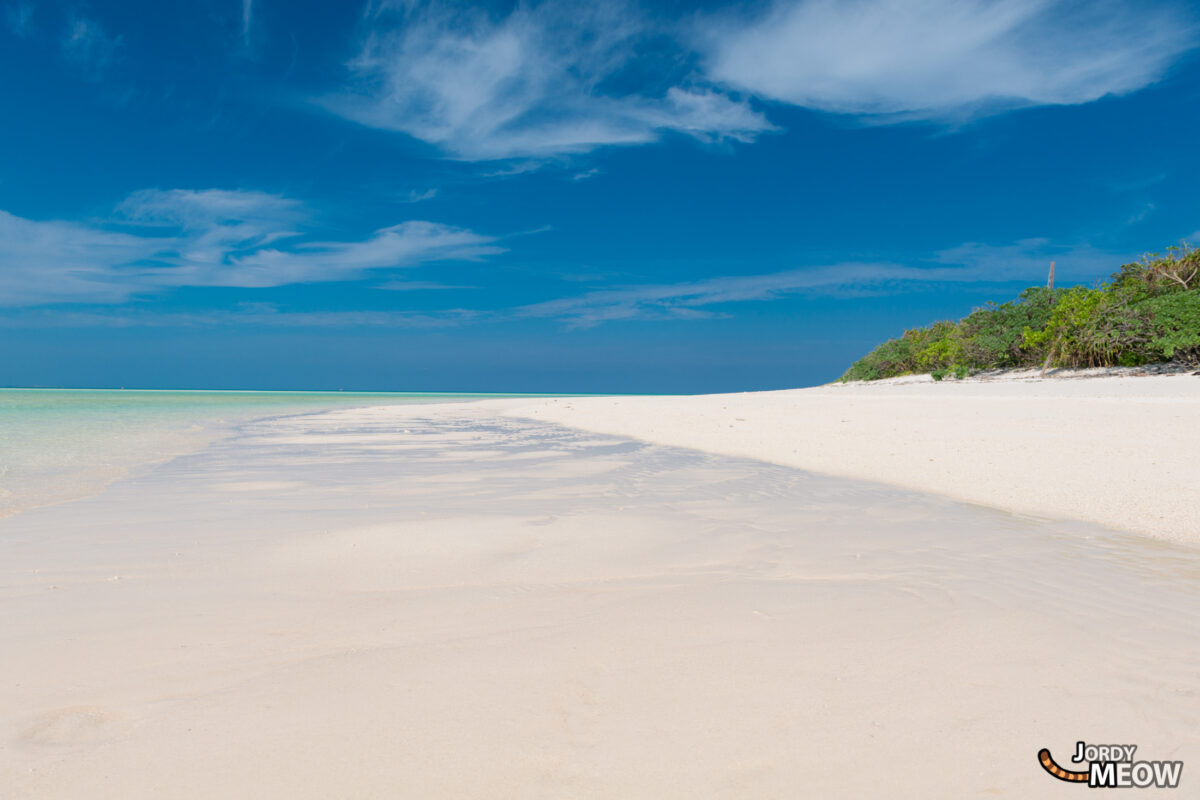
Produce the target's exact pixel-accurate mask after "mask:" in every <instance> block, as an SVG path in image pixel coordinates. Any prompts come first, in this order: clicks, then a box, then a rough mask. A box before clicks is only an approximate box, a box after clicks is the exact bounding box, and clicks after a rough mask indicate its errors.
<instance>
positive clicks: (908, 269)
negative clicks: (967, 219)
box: [514, 239, 1121, 327]
mask: <svg viewBox="0 0 1200 800" xmlns="http://www.w3.org/2000/svg"><path fill="white" fill-rule="evenodd" d="M1120 258H1121V257H1120V256H1114V255H1112V254H1107V253H1104V252H1102V251H1099V250H1096V249H1094V248H1092V247H1090V246H1088V245H1081V246H1077V247H1066V246H1055V245H1052V244H1051V243H1050V242H1049V241H1047V240H1045V239H1025V240H1022V241H1019V242H1016V243H1015V244H1011V245H1004V246H991V245H984V244H979V243H968V244H964V245H960V246H958V247H955V248H951V249H948V250H943V251H940V252H938V253H936V254H935V255H934V257H933V258H932V259H930V260H929V261H926V262H924V263H923V264H922V265H920V266H911V265H905V264H898V263H892V262H848V263H842V264H833V265H824V266H814V267H806V268H802V269H793V270H786V271H783V272H775V273H769V274H763V275H734V276H721V277H715V278H706V279H703V280H698V281H685V282H682V283H673V284H656V285H641V286H624V287H619V288H614V289H602V290H598V291H592V292H587V293H584V294H581V295H577V296H573V297H565V298H560V299H556V300H549V301H546V302H542V303H536V304H532V305H528V306H524V307H522V308H518V309H516V310H515V312H514V314H515V316H518V317H534V318H549V319H559V320H563V321H564V322H566V323H567V324H568V325H571V326H574V327H589V326H593V325H598V324H600V323H602V322H609V321H615V320H633V319H642V320H646V319H651V320H652V319H696V318H703V317H712V316H716V315H717V313H718V312H716V311H713V310H711V309H709V307H710V306H719V305H722V304H725V303H736V302H748V301H766V300H774V299H778V298H780V297H784V296H787V295H792V294H798V293H805V292H820V293H823V294H863V293H870V294H893V293H896V292H899V291H905V290H911V289H912V288H913V287H916V286H920V285H934V284H939V283H941V284H946V283H967V282H971V283H1010V282H1018V281H1020V282H1025V283H1028V284H1037V283H1039V282H1041V281H1044V280H1045V277H1046V272H1047V269H1048V267H1049V265H1050V260H1051V259H1057V260H1058V262H1059V263H1058V280H1059V283H1060V284H1062V283H1068V282H1081V281H1088V280H1093V279H1095V278H1097V277H1101V276H1102V275H1106V274H1107V273H1109V272H1112V271H1113V270H1114V269H1115V268H1116V265H1117V264H1119V263H1121V260H1120Z"/></svg>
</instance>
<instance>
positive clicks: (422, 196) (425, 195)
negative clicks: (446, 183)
mask: <svg viewBox="0 0 1200 800" xmlns="http://www.w3.org/2000/svg"><path fill="white" fill-rule="evenodd" d="M437 193H438V190H437V189H436V188H434V189H426V190H425V191H423V192H418V191H417V190H416V189H413V190H411V191H410V192H409V193H408V196H407V197H406V198H405V202H408V203H420V202H421V201H423V200H432V199H433V198H435V197H437Z"/></svg>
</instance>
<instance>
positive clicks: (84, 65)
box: [62, 12, 121, 80]
mask: <svg viewBox="0 0 1200 800" xmlns="http://www.w3.org/2000/svg"><path fill="white" fill-rule="evenodd" d="M120 45H121V37H120V36H110V35H109V34H108V33H107V32H106V31H105V30H104V26H102V25H101V24H100V23H99V22H97V21H96V20H94V19H91V18H89V17H87V16H84V15H83V14H81V13H78V12H75V13H72V14H71V16H70V17H69V18H68V20H67V30H66V33H65V34H64V36H63V39H62V54H63V57H64V58H65V59H66V60H67V61H68V62H70V63H72V64H74V65H75V66H76V67H78V68H79V69H80V70H82V71H83V73H84V75H85V76H87V77H88V78H89V79H91V80H99V79H100V75H101V73H103V72H104V70H105V68H106V67H108V65H109V64H110V63H111V62H112V60H113V59H114V58H115V57H116V54H117V49H118V48H119V47H120Z"/></svg>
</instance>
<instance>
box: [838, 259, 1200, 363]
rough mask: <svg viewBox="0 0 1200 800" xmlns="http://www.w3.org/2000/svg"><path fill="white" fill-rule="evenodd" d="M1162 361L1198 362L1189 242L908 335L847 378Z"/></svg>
mask: <svg viewBox="0 0 1200 800" xmlns="http://www.w3.org/2000/svg"><path fill="white" fill-rule="evenodd" d="M1162 362H1176V363H1180V364H1184V365H1197V364H1200V249H1197V248H1196V247H1193V246H1191V245H1189V244H1187V243H1184V244H1182V245H1180V246H1177V247H1171V248H1168V249H1167V252H1166V253H1165V254H1163V253H1151V254H1149V255H1146V256H1144V257H1143V258H1142V259H1141V260H1140V261H1137V262H1134V263H1132V264H1126V265H1124V266H1122V267H1121V268H1120V269H1119V270H1118V271H1117V272H1116V273H1114V274H1113V276H1112V277H1111V278H1110V279H1109V280H1108V281H1107V282H1105V283H1102V284H1100V285H1099V286H1097V287H1094V288H1091V287H1087V286H1072V287H1070V288H1058V289H1051V288H1047V287H1032V288H1029V289H1026V290H1025V291H1023V292H1021V294H1020V296H1019V297H1018V298H1017V299H1016V300H1013V301H1011V302H1008V303H1002V304H1000V305H997V304H995V303H989V304H987V305H985V306H983V307H981V308H977V309H975V310H974V311H972V312H971V313H970V314H968V315H967V316H965V317H963V318H962V319H960V320H959V321H958V322H950V321H942V322H935V323H934V324H932V325H930V326H928V327H925V328H914V329H913V330H909V331H905V332H904V334H903V335H902V336H900V337H898V338H896V339H890V340H888V341H886V342H884V343H883V344H881V345H879V346H878V347H876V348H875V349H874V350H872V351H871V352H870V353H868V354H867V355H865V356H863V357H862V358H860V359H859V360H858V361H856V362H854V364H852V365H851V366H850V369H848V370H846V373H845V374H844V375H843V376H842V378H841V379H842V380H843V381H859V380H865V381H870V380H877V379H879V378H890V377H894V376H897V375H909V374H919V373H929V374H931V375H932V376H933V378H934V379H935V380H941V379H942V378H944V377H946V376H948V375H955V376H956V377H960V378H961V377H965V376H967V375H969V374H971V373H973V372H978V371H983V370H996V369H1020V368H1030V367H1042V366H1052V367H1105V366H1138V365H1142V364H1155V363H1162Z"/></svg>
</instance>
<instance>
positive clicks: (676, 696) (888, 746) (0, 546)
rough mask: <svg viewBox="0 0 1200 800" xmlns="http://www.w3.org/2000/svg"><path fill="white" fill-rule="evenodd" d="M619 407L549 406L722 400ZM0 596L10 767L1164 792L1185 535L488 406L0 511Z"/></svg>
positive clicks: (139, 778)
mask: <svg viewBox="0 0 1200 800" xmlns="http://www.w3.org/2000/svg"><path fill="white" fill-rule="evenodd" d="M954 388H956V389H965V388H967V387H954ZM837 391H839V390H818V391H816V392H814V393H811V396H813V397H814V398H816V399H815V400H814V401H813V407H826V408H831V407H837V406H858V407H859V409H860V410H859V411H858V412H856V413H857V416H858V417H860V418H865V417H866V415H867V412H866V411H864V410H863V409H870V408H875V409H876V413H879V411H878V410H879V409H880V408H881V406H882V403H880V402H872V400H871V398H872V397H879V396H881V395H874V396H872V395H870V394H869V393H868V394H865V395H864V394H862V393H855V392H854V391H851V392H850V393H849V394H845V395H838V394H837ZM906 391H907V390H906ZM921 391H926V392H929V391H930V390H929V389H921ZM937 391H941V387H938V390H937ZM899 394H900V396H901V397H904V393H903V392H901V393H899ZM798 396H800V397H803V396H804V395H803V394H790V395H789V394H788V393H783V394H780V395H773V396H766V397H761V398H758V399H757V400H754V399H746V398H744V399H741V400H738V399H736V398H730V399H729V400H726V401H724V402H725V403H726V405H728V404H729V403H730V402H733V403H741V406H742V407H744V408H750V407H752V406H753V404H754V403H756V402H765V403H766V404H767V405H768V406H769V405H770V404H772V403H780V404H781V405H780V408H778V409H776V410H775V411H772V412H771V413H772V414H774V415H775V416H777V417H779V418H783V417H786V416H787V413H788V412H787V409H788V408H789V406H788V405H787V404H788V403H792V404H793V405H794V402H795V401H794V400H789V399H788V398H789V397H790V398H795V397H798ZM856 396H862V397H865V398H867V399H860V400H854V401H853V402H850V401H851V400H852V399H853V398H855V397H856ZM1172 397H1174V396H1173V395H1172ZM821 398H825V399H821ZM841 398H845V399H841ZM613 402H614V401H612V400H607V399H606V400H588V401H582V400H574V401H571V402H570V403H569V405H571V406H573V408H572V409H570V410H569V411H570V412H571V413H572V414H576V417H578V410H579V409H581V408H583V407H584V406H585V405H591V406H595V407H597V408H608V407H611V408H614V409H617V410H620V409H621V408H624V409H625V410H626V419H630V418H631V417H632V415H629V414H628V409H630V408H632V407H633V406H632V405H623V404H635V403H637V404H643V403H644V404H646V405H645V407H646V408H647V409H650V408H653V409H658V410H659V416H660V418H662V422H661V423H660V424H661V425H662V426H664V428H663V429H666V427H667V426H668V423H669V424H670V425H676V424H677V420H675V419H674V415H673V414H672V413H670V412H669V409H671V408H678V409H679V412H678V413H679V414H680V415H691V418H693V419H696V420H698V421H703V420H705V419H712V418H713V417H712V416H711V415H712V414H714V413H715V412H714V411H709V412H705V411H704V408H705V407H706V405H705V404H711V403H721V402H722V401H721V400H720V399H716V398H695V399H691V400H685V401H674V402H673V403H672V402H668V401H665V400H660V399H653V400H619V401H616V402H617V405H616V406H612V403H613ZM1060 402H1065V401H1060ZM1175 402H1180V401H1179V400H1178V399H1177V398H1176V399H1175V400H1172V401H1171V403H1175ZM908 403H909V401H908V400H902V401H901V402H899V403H897V405H905V404H908ZM912 404H914V405H915V404H916V400H915V399H914V400H913V401H912ZM959 404H968V405H969V401H966V400H963V401H959ZM959 404H955V403H943V404H942V405H945V406H949V407H952V408H958V407H959ZM526 405H527V404H526ZM564 405H566V404H564ZM1164 405H1166V404H1164ZM997 407H1002V406H1001V404H991V405H989V406H987V408H991V409H995V408H997ZM689 408H694V409H695V410H694V411H689V410H688V409H689ZM534 410H536V409H534ZM526 413H532V411H527V412H526ZM547 413H548V412H547ZM556 413H564V414H565V413H566V412H556ZM614 413H615V412H614ZM705 413H707V414H709V416H708V417H706V416H704V414H705ZM944 413H945V414H955V413H957V414H959V415H960V416H963V415H966V414H967V413H968V412H966V411H963V410H962V409H961V408H959V410H958V411H952V410H947V411H945V412H944ZM1006 413H1007V412H1006ZM915 416H916V415H914V418H915ZM617 419H618V417H617V416H614V417H613V418H612V420H611V421H609V422H606V423H604V424H613V425H615V424H616V420H617ZM576 421H578V419H577V418H576ZM594 424H600V422H599V417H598V416H596V417H595V418H594ZM729 424H734V423H733V422H732V421H731V422H730V423H729ZM736 424H743V423H736ZM745 424H749V423H748V422H747V423H745ZM755 424H758V423H755ZM875 424H876V425H877V426H878V429H879V430H885V431H886V430H887V426H886V424H884V423H879V422H877V423H875ZM766 429H767V426H765V425H764V426H763V427H762V428H760V430H763V431H765V430H766ZM960 429H961V428H960V427H952V428H951V429H950V430H960ZM785 430H795V428H788V429H785ZM680 435H682V434H680ZM697 435H698V436H702V435H703V432H702V431H700V432H697ZM764 435H765V433H764ZM710 438H711V439H712V443H713V444H714V446H719V445H720V441H719V440H718V439H717V438H716V437H715V436H713V437H710ZM840 438H841V440H843V441H845V440H847V439H852V437H846V436H842V437H840ZM823 446H826V447H827V446H828V445H823ZM944 448H945V449H946V450H952V449H953V448H951V447H949V445H944ZM939 452H941V451H939ZM0 612H2V617H0V652H2V653H3V654H4V657H3V658H2V659H0V686H3V691H2V692H0V796H3V797H5V798H81V797H86V798H121V799H122V800H127V799H129V798H134V799H136V798H155V799H156V800H157V799H158V798H211V797H255V798H289V800H290V799H291V798H321V800H325V799H326V798H331V797H355V798H441V797H486V798H541V797H544V798H559V797H572V798H585V797H605V798H610V797H611V798H615V797H620V798H656V800H657V799H658V798H689V799H690V798H697V797H704V798H746V797H754V798H766V797H780V798H783V797H788V798H790V797H850V798H878V797H889V798H891V797H899V798H908V797H911V798H922V800H924V799H925V798H962V797H980V796H986V797H1011V798H1040V797H1069V796H1076V795H1077V794H1078V792H1079V791H1081V789H1080V787H1077V786H1068V785H1067V784H1063V783H1060V782H1058V781H1056V780H1054V779H1052V778H1050V777H1049V776H1047V775H1046V774H1045V773H1044V772H1042V770H1041V768H1040V767H1039V766H1038V764H1037V762H1036V759H1035V754H1036V752H1037V750H1038V749H1039V748H1041V747H1043V746H1048V747H1050V748H1051V750H1052V751H1053V752H1054V754H1055V755H1056V756H1057V757H1058V759H1059V761H1060V762H1063V763H1068V762H1067V759H1068V758H1069V755H1070V751H1071V749H1072V748H1073V746H1074V743H1075V741H1076V740H1077V739H1081V738H1082V739H1087V740H1089V741H1095V742H1101V743H1106V742H1113V743H1126V742H1133V743H1137V744H1138V745H1139V746H1140V748H1141V749H1140V750H1139V751H1138V755H1139V757H1143V758H1158V759H1167V758H1182V759H1185V760H1187V761H1188V762H1189V763H1188V765H1187V767H1185V770H1184V774H1183V780H1184V785H1183V788H1182V789H1181V790H1180V791H1179V792H1177V793H1173V794H1172V795H1168V796H1176V795H1177V796H1188V793H1189V792H1194V790H1195V786H1196V785H1197V784H1196V782H1195V781H1196V779H1195V777H1194V776H1193V777H1190V778H1189V775H1190V774H1191V773H1190V772H1189V770H1191V769H1192V768H1194V767H1195V765H1197V764H1200V674H1198V670H1197V664H1200V628H1198V626H1197V625H1196V624H1195V621H1196V619H1197V613H1198V612H1200V551H1197V550H1196V549H1195V548H1192V547H1184V546H1177V545H1173V544H1170V543H1165V542H1156V541H1154V540H1150V539H1146V538H1144V537H1140V536H1133V535H1128V534H1119V533H1113V532H1109V531H1106V530H1105V529H1103V528H1099V527H1096V526H1091V525H1088V524H1083V523H1070V522H1055V521H1048V520H1030V519H1021V518H1017V517H1013V516H1011V515H1008V514H1004V513H1000V512H995V511H991V510H988V509H984V508H979V507H975V506H968V505H964V504H960V503H956V502H953V501H950V500H946V499H943V498H938V497H933V496H927V495H921V494H916V493H910V492H907V491H903V490H899V489H889V488H886V487H882V486H879V485H875V484H866V483H858V482H854V481H848V480H844V479H836V478H827V477H822V476H818V475H812V474H808V473H805V472H801V471H798V470H794V469H790V468H786V467H780V466H772V465H769V464H765V463H762V462H758V461H748V460H737V459H730V458H726V457H720V456H711V455H706V454H703V453H699V452H696V451H687V450H673V449H670V448H664V447H660V446H654V445H644V444H637V443H633V442H629V441H628V440H623V439H614V438H610V437H606V436H600V435H595V434H582V433H579V432H575V431H572V430H569V429H565V428H558V427H555V426H548V425H545V424H539V423H531V422H527V421H523V420H513V419H505V418H503V417H497V416H496V415H495V412H494V411H492V410H490V409H489V408H488V404H478V405H462V406H440V407H433V406H431V407H426V408H418V407H407V408H384V409H369V410H360V411H339V412H332V413H327V414H322V415H317V416H311V417H305V418H296V419H291V420H281V421H276V422H271V423H261V424H258V425H256V426H254V427H253V428H251V429H249V430H248V431H246V433H245V434H244V435H242V436H240V437H238V438H235V439H232V440H229V441H225V442H221V443H218V444H216V445H213V446H211V447H209V448H208V449H207V450H205V451H203V452H201V453H198V454H195V455H192V456H188V457H184V458H181V459H177V460H175V461H173V462H171V463H169V464H166V465H164V466H161V467H158V468H157V469H155V470H153V471H151V472H149V473H147V474H146V475H144V476H142V477H140V478H138V479H137V480H132V481H124V482H121V483H118V484H115V485H113V486H111V487H109V489H107V490H106V491H105V492H103V493H102V494H100V495H99V496H97V497H93V498H89V499H87V500H82V501H79V502H76V503H70V504H65V505H60V506H56V507H52V508H43V509H38V510H35V511H31V512H27V513H24V514H21V515H18V516H16V517H12V518H9V519H5V520H0Z"/></svg>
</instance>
